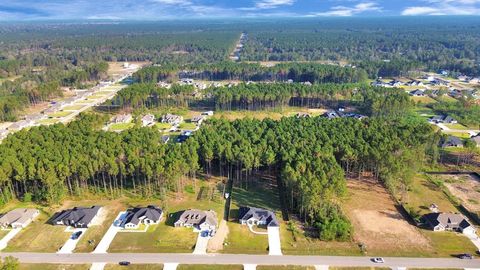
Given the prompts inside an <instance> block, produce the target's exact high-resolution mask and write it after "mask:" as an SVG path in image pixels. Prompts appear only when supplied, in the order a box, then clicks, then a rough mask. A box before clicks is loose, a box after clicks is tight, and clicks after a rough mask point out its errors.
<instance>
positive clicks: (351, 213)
mask: <svg viewBox="0 0 480 270" xmlns="http://www.w3.org/2000/svg"><path fill="white" fill-rule="evenodd" d="M348 188H349V192H350V198H349V199H348V201H347V202H346V204H345V207H344V209H345V211H346V214H347V216H348V217H349V219H350V221H351V222H352V224H353V226H354V240H355V242H358V243H363V244H365V245H366V247H367V250H396V249H405V250H409V249H422V250H425V249H431V248H432V247H431V245H430V242H429V241H428V239H427V238H425V237H424V236H423V235H422V234H421V233H420V232H419V230H418V229H417V228H416V227H415V226H413V225H411V224H409V223H408V222H407V221H406V220H405V219H403V217H402V215H401V214H400V213H399V212H398V211H397V209H396V207H395V204H394V202H393V200H392V199H391V197H390V195H389V194H388V193H387V191H386V190H385V188H383V187H382V186H381V185H380V184H378V183H375V182H373V181H371V180H366V179H363V180H362V181H358V180H351V181H349V182H348Z"/></svg>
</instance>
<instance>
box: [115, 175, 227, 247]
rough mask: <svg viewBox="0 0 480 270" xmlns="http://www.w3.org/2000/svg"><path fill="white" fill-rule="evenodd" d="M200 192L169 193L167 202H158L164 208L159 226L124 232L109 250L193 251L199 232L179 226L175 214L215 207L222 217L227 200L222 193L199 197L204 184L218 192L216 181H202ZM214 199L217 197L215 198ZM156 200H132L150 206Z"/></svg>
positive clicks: (213, 208)
mask: <svg viewBox="0 0 480 270" xmlns="http://www.w3.org/2000/svg"><path fill="white" fill-rule="evenodd" d="M196 185H197V187H196V189H195V190H196V192H194V193H193V194H192V193H187V192H184V193H183V194H178V195H177V194H173V193H172V194H168V196H167V197H168V198H167V199H166V200H165V201H164V202H158V201H157V202H155V203H153V204H156V205H160V206H161V207H162V208H163V209H164V211H165V214H164V220H163V221H162V222H160V224H158V225H153V226H150V227H149V228H148V230H147V232H120V233H118V234H117V235H116V236H115V239H114V240H113V242H112V244H111V245H110V249H109V252H168V253H190V252H192V251H193V248H194V245H195V243H196V240H197V233H194V232H193V230H192V229H189V228H175V227H173V225H172V224H173V222H174V221H175V215H170V214H178V213H179V212H180V211H182V210H186V209H191V208H197V209H201V210H209V209H212V210H214V211H215V212H216V213H217V216H218V218H219V220H220V219H221V218H223V207H224V200H223V199H221V196H213V197H208V198H204V199H200V200H198V199H197V198H198V192H199V190H200V188H201V187H204V188H212V190H214V191H215V192H217V193H218V190H217V188H216V187H215V186H214V183H207V182H202V181H198V180H197V183H196ZM212 198H213V199H212ZM148 204H152V201H151V200H150V201H145V200H131V201H130V202H129V205H130V206H137V205H148Z"/></svg>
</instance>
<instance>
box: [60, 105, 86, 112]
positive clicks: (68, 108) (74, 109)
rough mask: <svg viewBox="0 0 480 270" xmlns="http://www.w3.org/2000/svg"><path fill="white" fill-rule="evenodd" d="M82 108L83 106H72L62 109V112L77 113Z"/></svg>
mask: <svg viewBox="0 0 480 270" xmlns="http://www.w3.org/2000/svg"><path fill="white" fill-rule="evenodd" d="M81 108H83V105H72V106H65V107H63V110H64V111H78V110H80V109H81Z"/></svg>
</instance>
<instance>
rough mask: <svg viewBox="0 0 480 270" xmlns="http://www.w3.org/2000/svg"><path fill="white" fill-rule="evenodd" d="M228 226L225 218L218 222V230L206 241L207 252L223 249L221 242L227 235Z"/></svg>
mask: <svg viewBox="0 0 480 270" xmlns="http://www.w3.org/2000/svg"><path fill="white" fill-rule="evenodd" d="M228 232H229V231H228V226H227V222H226V221H225V220H222V221H221V222H220V225H219V226H218V230H217V232H216V233H215V236H214V237H212V238H211V239H210V241H208V247H207V249H208V251H209V252H217V251H220V250H222V249H223V243H224V242H225V239H226V238H227V236H228Z"/></svg>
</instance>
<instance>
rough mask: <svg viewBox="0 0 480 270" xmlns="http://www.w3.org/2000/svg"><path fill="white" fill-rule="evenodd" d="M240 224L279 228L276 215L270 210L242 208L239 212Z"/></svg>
mask: <svg viewBox="0 0 480 270" xmlns="http://www.w3.org/2000/svg"><path fill="white" fill-rule="evenodd" d="M238 217H239V222H240V224H242V225H249V226H252V225H256V226H267V227H279V226H280V225H279V223H278V221H277V218H276V217H275V213H273V212H272V211H269V210H265V209H261V208H256V207H250V206H242V207H240V209H239V211H238Z"/></svg>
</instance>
